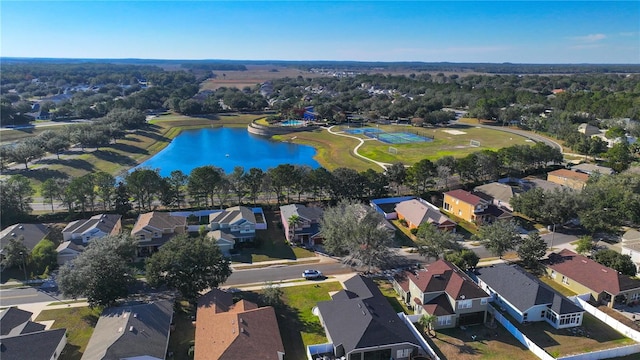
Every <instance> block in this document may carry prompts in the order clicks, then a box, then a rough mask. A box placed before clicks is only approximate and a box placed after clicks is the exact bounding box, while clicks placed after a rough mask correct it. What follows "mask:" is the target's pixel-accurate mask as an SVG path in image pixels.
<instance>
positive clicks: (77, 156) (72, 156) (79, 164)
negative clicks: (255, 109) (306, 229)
mask: <svg viewBox="0 0 640 360" xmlns="http://www.w3.org/2000/svg"><path fill="white" fill-rule="evenodd" d="M260 117H261V115H246V114H241V115H234V114H230V115H220V116H218V117H216V118H214V119H205V118H196V117H188V116H181V115H164V116H160V117H157V118H155V119H153V120H152V121H151V123H150V125H149V126H148V127H146V128H145V129H140V130H137V131H134V132H130V133H128V134H127V135H126V137H125V138H124V139H120V140H118V142H117V143H113V144H110V145H108V146H103V147H100V148H99V149H98V150H96V149H91V148H87V149H85V151H67V152H66V153H65V154H63V155H61V159H60V160H58V159H56V158H55V157H54V158H51V159H41V160H39V161H38V162H37V163H36V164H33V165H30V166H29V170H24V169H23V168H21V169H18V170H11V171H5V172H4V173H3V174H6V175H13V174H21V175H24V176H26V177H27V178H29V179H30V180H31V181H32V184H33V186H34V188H35V189H36V190H39V188H40V184H41V183H42V182H43V181H44V180H46V179H48V178H72V177H78V176H82V175H85V174H87V173H90V172H97V171H104V172H107V173H110V174H113V175H117V174H121V173H123V172H125V171H127V170H128V169H130V168H132V167H134V166H136V165H137V164H139V163H140V162H142V161H144V160H146V159H148V158H149V157H151V156H153V155H155V154H156V153H157V152H159V151H160V150H162V149H163V148H164V147H165V146H167V145H168V144H169V142H170V141H171V139H173V138H175V137H176V136H178V134H180V132H181V131H183V130H188V129H198V128H203V127H220V126H231V127H233V126H238V127H244V126H247V125H248V124H249V123H250V122H251V121H252V120H254V119H257V118H260ZM47 129H50V128H47ZM32 136H33V135H32ZM36 196H37V194H36Z"/></svg>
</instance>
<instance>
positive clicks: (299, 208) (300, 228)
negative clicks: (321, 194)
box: [280, 204, 324, 246]
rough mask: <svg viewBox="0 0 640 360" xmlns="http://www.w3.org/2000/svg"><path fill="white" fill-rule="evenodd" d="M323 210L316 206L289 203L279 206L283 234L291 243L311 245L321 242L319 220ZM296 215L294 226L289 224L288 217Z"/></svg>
mask: <svg viewBox="0 0 640 360" xmlns="http://www.w3.org/2000/svg"><path fill="white" fill-rule="evenodd" d="M323 213H324V210H322V209H321V208H319V207H316V206H308V207H307V206H305V205H301V204H291V205H284V206H280V220H281V221H282V227H283V228H284V234H285V237H286V238H287V241H289V242H290V243H292V244H303V245H309V246H313V245H316V244H321V243H322V236H321V235H320V221H321V220H322V214H323ZM292 217H296V219H297V220H298V221H297V223H296V224H295V226H291V225H292V224H290V221H289V220H290V219H291V218H292Z"/></svg>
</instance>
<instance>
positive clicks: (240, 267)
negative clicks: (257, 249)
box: [231, 252, 339, 271]
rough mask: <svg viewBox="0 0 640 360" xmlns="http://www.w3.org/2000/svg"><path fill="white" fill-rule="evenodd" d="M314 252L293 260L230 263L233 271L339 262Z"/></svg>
mask: <svg viewBox="0 0 640 360" xmlns="http://www.w3.org/2000/svg"><path fill="white" fill-rule="evenodd" d="M315 254H316V256H314V257H307V258H300V259H295V260H293V259H289V260H269V261H260V262H257V263H251V264H243V263H237V264H231V268H232V269H233V271H239V270H250V269H259V268H266V267H277V266H289V265H302V264H328V263H336V262H339V260H337V259H334V258H332V257H330V256H328V255H325V254H321V253H318V252H316V253H315Z"/></svg>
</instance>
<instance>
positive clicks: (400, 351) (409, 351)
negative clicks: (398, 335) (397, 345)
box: [396, 349, 411, 359]
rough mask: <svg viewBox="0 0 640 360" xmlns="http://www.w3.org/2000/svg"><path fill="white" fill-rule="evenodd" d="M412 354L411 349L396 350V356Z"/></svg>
mask: <svg viewBox="0 0 640 360" xmlns="http://www.w3.org/2000/svg"><path fill="white" fill-rule="evenodd" d="M409 355H411V349H402V350H398V351H396V358H398V359H400V358H408V357H409Z"/></svg>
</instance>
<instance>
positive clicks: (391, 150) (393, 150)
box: [389, 146, 398, 155]
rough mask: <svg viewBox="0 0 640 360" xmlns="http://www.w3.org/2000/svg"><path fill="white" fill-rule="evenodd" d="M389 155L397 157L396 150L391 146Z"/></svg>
mask: <svg viewBox="0 0 640 360" xmlns="http://www.w3.org/2000/svg"><path fill="white" fill-rule="evenodd" d="M389 154H393V155H398V148H394V147H393V146H389Z"/></svg>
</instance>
